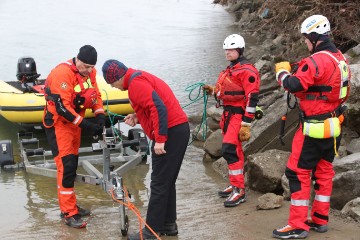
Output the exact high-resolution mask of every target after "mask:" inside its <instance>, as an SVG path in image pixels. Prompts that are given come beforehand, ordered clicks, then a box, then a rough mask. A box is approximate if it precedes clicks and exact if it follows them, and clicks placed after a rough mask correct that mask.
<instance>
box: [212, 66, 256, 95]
mask: <svg viewBox="0 0 360 240" xmlns="http://www.w3.org/2000/svg"><path fill="white" fill-rule="evenodd" d="M249 65H251V66H252V64H248V63H246V64H239V63H238V64H236V65H235V66H234V67H232V68H229V67H228V68H226V69H225V70H224V71H223V72H222V73H221V74H220V77H219V79H218V81H217V83H216V87H215V94H216V98H218V99H220V100H223V101H226V102H236V101H239V100H244V99H246V96H245V90H244V87H243V86H242V84H241V83H240V82H239V81H238V80H236V79H235V78H234V77H233V75H234V74H236V72H237V71H241V70H245V69H249V68H248V66H249ZM249 70H251V69H249ZM251 71H252V70H251Z"/></svg>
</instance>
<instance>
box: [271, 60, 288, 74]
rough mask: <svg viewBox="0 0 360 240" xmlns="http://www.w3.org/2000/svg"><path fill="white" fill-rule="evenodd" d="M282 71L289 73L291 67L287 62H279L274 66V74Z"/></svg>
mask: <svg viewBox="0 0 360 240" xmlns="http://www.w3.org/2000/svg"><path fill="white" fill-rule="evenodd" d="M282 70H286V71H288V72H289V73H290V72H291V65H290V63H289V62H279V63H276V64H275V72H276V73H278V72H280V71H282Z"/></svg>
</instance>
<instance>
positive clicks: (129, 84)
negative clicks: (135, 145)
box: [102, 59, 190, 240]
mask: <svg viewBox="0 0 360 240" xmlns="http://www.w3.org/2000/svg"><path fill="white" fill-rule="evenodd" d="M102 71H103V75H104V78H105V80H106V82H107V83H108V84H110V85H111V86H112V87H115V88H118V89H120V90H128V95H129V100H130V103H131V106H132V107H133V109H134V110H135V114H129V115H127V116H126V117H125V123H126V124H128V125H130V126H135V124H137V123H140V124H141V126H142V128H143V129H144V132H145V133H146V135H147V136H148V137H149V138H150V139H151V140H152V141H153V143H152V146H151V152H152V173H151V183H150V199H149V205H148V210H147V215H146V223H147V225H148V226H149V227H150V228H151V229H152V230H151V229H149V228H147V227H145V228H144V229H143V230H142V237H143V238H141V234H140V232H138V233H135V234H132V235H129V236H128V239H131V240H138V239H139V240H140V239H157V236H156V235H170V236H175V235H177V234H178V228H177V224H176V218H177V216H176V215H177V214H176V188H175V182H176V179H177V176H178V174H179V171H180V167H181V164H182V161H183V158H184V155H185V151H186V148H187V145H188V142H189V138H190V128H189V123H188V118H187V116H186V114H185V112H184V111H183V109H182V108H181V106H180V104H179V102H178V100H177V99H176V97H175V96H174V93H173V92H172V90H171V89H170V87H169V86H168V85H167V84H166V83H165V82H164V81H163V80H161V79H160V78H158V77H156V76H154V75H152V74H150V73H148V72H145V71H142V70H135V69H132V68H127V67H126V66H125V65H124V64H123V63H122V62H119V61H117V60H112V59H110V60H108V61H106V62H105V63H104V65H103V67H102ZM155 234H156V235H155Z"/></svg>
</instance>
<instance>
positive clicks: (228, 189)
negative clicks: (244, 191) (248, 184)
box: [218, 185, 233, 198]
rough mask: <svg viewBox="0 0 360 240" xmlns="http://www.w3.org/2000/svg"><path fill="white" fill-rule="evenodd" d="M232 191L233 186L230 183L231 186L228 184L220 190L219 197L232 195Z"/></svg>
mask: <svg viewBox="0 0 360 240" xmlns="http://www.w3.org/2000/svg"><path fill="white" fill-rule="evenodd" d="M232 191H233V186H231V185H230V186H227V187H226V188H225V189H224V190H222V191H219V192H218V195H219V197H222V198H227V197H229V196H230V194H231V193H232Z"/></svg>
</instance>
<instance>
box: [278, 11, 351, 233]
mask: <svg viewBox="0 0 360 240" xmlns="http://www.w3.org/2000/svg"><path fill="white" fill-rule="evenodd" d="M301 33H302V35H303V36H304V41H305V43H306V45H307V48H308V50H309V51H310V53H311V55H310V56H309V57H306V58H304V59H302V60H301V61H300V62H299V63H298V68H297V70H295V71H294V72H293V73H291V65H290V64H289V62H280V63H277V64H276V65H275V68H276V79H277V81H278V82H279V84H280V85H281V86H282V87H284V89H285V90H287V91H289V92H290V93H293V94H294V95H295V96H296V98H297V99H298V100H299V108H300V113H301V114H300V115H301V117H300V118H301V119H300V122H301V124H300V127H299V129H298V130H297V131H296V133H295V136H294V139H293V143H292V152H291V154H290V157H289V159H288V162H287V166H286V171H285V175H286V177H287V178H288V180H289V185H290V192H291V205H290V214H289V218H288V224H287V225H286V226H285V227H282V228H279V229H275V230H274V231H273V237H276V238H280V239H288V238H306V237H307V236H308V234H309V230H310V229H312V230H315V231H317V232H326V231H327V230H328V228H327V224H328V220H329V209H330V196H331V192H332V184H333V183H332V179H333V177H334V175H335V172H334V170H333V165H332V162H333V159H334V157H335V154H336V152H337V149H338V148H339V144H340V140H341V122H342V121H343V120H344V115H343V113H344V111H345V109H346V107H345V106H344V105H343V103H344V102H345V101H346V99H347V98H348V96H349V92H350V89H349V86H350V84H349V82H350V70H349V66H348V64H347V61H346V59H345V57H344V56H343V55H342V53H341V52H340V51H339V50H338V49H336V47H335V45H334V44H333V43H332V42H331V40H330V37H329V34H330V22H329V20H328V19H327V18H326V17H325V16H322V15H313V16H310V17H308V18H307V19H305V20H304V22H303V23H302V24H301ZM312 180H314V181H315V184H314V190H315V198H314V201H313V203H312V208H311V213H310V218H309V219H308V208H309V204H310V186H311V181H312Z"/></svg>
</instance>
